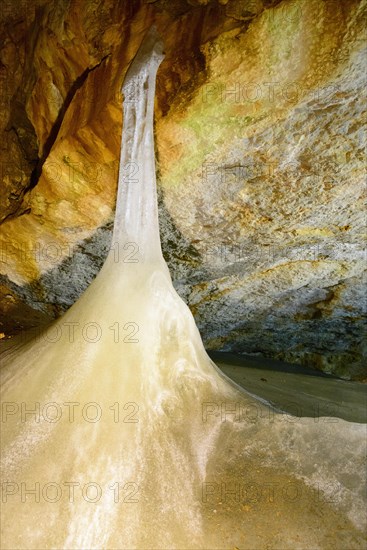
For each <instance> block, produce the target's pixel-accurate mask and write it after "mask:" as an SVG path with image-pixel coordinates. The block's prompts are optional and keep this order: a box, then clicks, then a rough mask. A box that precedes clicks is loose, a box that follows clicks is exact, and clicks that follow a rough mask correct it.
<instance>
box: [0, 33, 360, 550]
mask: <svg viewBox="0 0 367 550" xmlns="http://www.w3.org/2000/svg"><path fill="white" fill-rule="evenodd" d="M162 57H163V56H162V46H161V44H160V42H159V39H158V38H157V36H156V33H155V31H154V29H153V30H151V31H150V33H149V34H148V36H147V37H146V38H145V40H144V42H143V44H142V46H141V49H140V51H139V53H138V55H137V56H136V58H135V60H134V61H133V63H132V65H131V68H130V69H129V71H128V74H127V76H126V79H125V83H124V87H123V91H124V96H125V101H124V129H123V135H122V151H121V164H120V175H119V190H118V201H117V213H116V222H115V230H114V237H113V246H112V249H111V252H110V254H109V256H108V258H107V261H106V263H105V265H104V266H103V268H102V270H101V272H100V273H99V275H98V277H97V278H96V279H95V280H94V281H93V282H92V284H91V285H90V286H89V288H88V289H87V290H86V292H85V293H84V294H83V295H82V297H81V298H80V299H79V300H78V301H77V302H76V303H75V304H74V305H73V307H71V308H70V309H69V311H68V312H67V313H66V314H65V315H64V316H63V317H62V318H60V319H59V320H57V321H56V322H55V323H53V325H51V326H50V327H49V328H47V329H45V330H44V331H43V332H42V334H40V335H39V336H37V337H36V338H33V339H32V340H30V341H28V342H23V343H22V344H21V345H20V346H19V345H18V346H14V348H13V349H10V350H9V351H7V352H6V354H4V357H3V366H2V369H1V382H2V386H1V398H2V406H3V409H2V413H3V414H2V423H1V443H2V462H1V466H2V482H3V483H2V503H1V522H2V535H1V548H2V549H12V550H14V549H18V548H22V549H37V550H38V549H51V548H54V549H61V548H65V549H73V550H75V549H83V550H85V549H102V548H103V549H159V550H163V549H167V550H172V549H182V550H184V549H185V550H187V549H194V548H201V549H205V550H210V549H224V548H228V549H233V548H234V547H237V548H241V549H248V550H254V549H261V550H264V549H277V550H285V549H289V550H295V549H302V550H306V549H312V550H315V549H326V548H327V549H329V548H330V549H331V548H333V549H335V548H339V549H343V550H345V549H350V550H352V549H357V548H364V535H363V528H364V524H363V516H364V501H363V499H364V484H365V473H364V472H365V470H364V451H365V427H364V426H363V425H361V424H353V423H348V422H345V421H342V420H340V419H334V418H318V419H314V418H297V417H291V416H290V415H288V414H287V415H284V414H282V413H281V412H276V411H274V410H273V409H272V408H271V407H269V406H267V405H266V404H264V403H261V402H260V401H259V400H257V399H256V398H254V397H253V396H251V395H249V394H247V393H246V392H244V391H243V390H240V389H239V388H238V387H237V386H235V385H234V384H233V383H232V382H230V381H229V380H228V379H227V378H226V377H225V376H224V375H223V374H221V373H220V371H219V370H218V368H217V367H216V366H215V365H214V363H213V362H212V361H211V360H210V358H209V357H208V356H207V354H206V352H205V350H204V347H203V344H202V341H201V338H200V334H199V332H198V330H197V328H196V326H195V322H194V319H193V317H192V314H191V312H190V310H189V309H188V307H187V306H186V305H185V304H184V302H183V301H182V300H181V299H180V298H179V296H178V295H177V293H176V292H175V290H174V288H173V286H172V282H171V279H170V275H169V271H168V268H167V265H166V264H165V262H164V260H163V257H162V253H161V247H160V241H159V230H158V213H157V200H156V181H155V166H154V140H153V107H154V94H155V79H156V72H157V70H158V66H159V64H160V62H161V60H162ZM22 404H23V405H22ZM26 408H27V409H28V410H30V409H32V408H33V409H34V410H35V411H36V412H35V414H33V415H32V414H29V415H27V414H26ZM32 489H33V490H34V493H33V494H32V493H31V492H30V493H27V491H31V490H32Z"/></svg>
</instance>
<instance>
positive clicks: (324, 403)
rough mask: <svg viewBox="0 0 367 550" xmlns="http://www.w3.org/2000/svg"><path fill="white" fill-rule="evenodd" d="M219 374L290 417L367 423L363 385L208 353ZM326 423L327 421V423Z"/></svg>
mask: <svg viewBox="0 0 367 550" xmlns="http://www.w3.org/2000/svg"><path fill="white" fill-rule="evenodd" d="M209 355H210V357H211V358H212V360H213V361H214V362H215V363H216V364H217V365H218V367H219V368H220V369H221V370H222V372H223V373H224V374H225V375H226V376H228V377H229V378H230V379H232V380H233V381H234V382H236V383H237V384H238V385H239V386H241V387H242V388H244V389H245V390H247V391H248V392H249V393H251V394H253V395H255V396H257V397H260V398H261V399H264V400H266V401H268V402H269V403H270V404H272V405H273V406H275V407H276V408H278V409H280V410H282V411H284V412H285V413H289V414H290V415H294V416H299V417H300V416H307V417H311V418H315V421H318V420H319V421H322V420H321V418H322V417H336V418H342V419H344V420H347V421H349V422H359V423H367V392H366V385H365V384H363V383H360V382H350V381H346V380H341V379H339V378H334V377H333V376H327V375H324V374H322V373H318V372H317V371H316V372H315V371H312V370H311V369H307V368H304V367H299V366H298V365H288V364H286V363H282V362H280V361H272V360H270V359H265V358H259V357H251V356H242V355H235V354H231V353H224V352H209ZM329 421H330V420H329Z"/></svg>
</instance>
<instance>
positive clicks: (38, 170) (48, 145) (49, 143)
mask: <svg viewBox="0 0 367 550" xmlns="http://www.w3.org/2000/svg"><path fill="white" fill-rule="evenodd" d="M110 55H111V54H107V55H105V56H104V57H102V59H101V61H100V62H99V63H97V65H94V66H93V67H91V68H87V69H85V71H84V72H83V73H82V74H81V75H80V76H78V78H77V79H76V80H75V82H74V83H73V85H72V86H71V88H70V90H69V92H68V93H67V95H66V98H65V101H64V103H63V105H62V107H61V109H60V111H59V114H58V116H57V118H56V120H55V122H54V124H53V126H52V128H51V131H50V134H49V136H48V138H47V140H46V142H45V144H44V147H43V154H42V156H41V157H40V159H39V160H38V162H37V165H36V167H35V168H34V170H33V172H32V174H31V178H30V182H29V185H28V187H27V189H26V191H30V190H31V189H34V187H36V185H37V183H38V181H39V178H40V176H41V174H42V168H43V165H44V163H45V162H46V159H47V157H48V155H49V154H50V152H51V149H52V147H53V145H54V143H55V141H56V139H57V136H58V133H59V131H60V128H61V125H62V122H63V120H64V117H65V114H66V111H67V110H68V108H69V106H70V104H71V102H72V100H73V98H74V96H75V94H76V92H77V91H78V90H79V89H80V88H81V87H82V86H83V84H84V82H85V81H86V79H87V77H88V75H89V74H90V73H91V72H92V71H94V70H95V69H97V68H98V67H99V66H100V65H101V64H102V63H103V62H104V61H105V60H106V59H107V58H108V57H110Z"/></svg>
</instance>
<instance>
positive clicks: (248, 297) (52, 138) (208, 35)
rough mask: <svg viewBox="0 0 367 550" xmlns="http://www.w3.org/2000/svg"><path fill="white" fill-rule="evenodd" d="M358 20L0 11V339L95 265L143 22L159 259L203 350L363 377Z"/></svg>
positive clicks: (322, 9) (357, 5)
mask: <svg viewBox="0 0 367 550" xmlns="http://www.w3.org/2000/svg"><path fill="white" fill-rule="evenodd" d="M365 14H366V1H365V0H361V1H360V0H350V1H349V0H348V1H342V0H283V1H282V2H279V1H273V2H271V1H268V2H264V1H261V0H256V1H255V0H253V1H252V0H228V1H226V0H211V1H210V0H209V1H205V0H201V1H199V0H197V1H194V0H191V1H189V0H188V1H186V0H174V1H171V2H168V1H164V0H157V1H156V2H142V1H132V2H116V1H112V0H89V1H88V0H83V1H82V0H71V1H66V0H65V1H64V0H53V1H51V2H46V1H41V0H35V1H33V2H29V1H28V2H23V1H20V2H19V3H17V4H14V2H11V1H8V0H7V1H6V2H5V3H4V2H3V12H2V14H1V17H2V30H1V38H2V40H1V43H2V47H1V51H0V63H1V64H0V78H1V80H0V81H1V84H2V88H3V94H2V105H1V110H0V112H1V128H0V130H1V131H2V136H3V138H2V145H1V150H0V155H1V157H0V160H1V166H2V183H1V185H2V187H1V196H2V201H1V211H0V216H1V218H0V219H1V225H0V250H1V257H0V272H1V276H0V295H1V296H2V300H1V303H2V306H1V313H2V318H1V323H2V329H1V330H2V331H3V333H4V334H5V335H11V334H14V333H16V332H17V331H19V330H21V329H23V328H27V327H30V326H35V325H37V324H39V323H40V322H45V321H47V320H48V319H50V318H54V317H55V316H57V315H60V314H61V313H62V312H63V311H64V310H65V309H66V308H67V307H69V306H70V305H71V304H72V303H73V302H74V301H75V300H76V299H77V297H78V296H79V295H80V293H81V292H82V291H83V290H84V288H86V286H87V285H88V283H89V282H90V281H91V280H92V278H93V277H94V276H95V274H96V273H97V272H98V270H99V269H100V267H101V265H102V263H103V260H104V258H105V256H106V254H107V251H108V249H109V247H110V246H111V245H112V246H113V243H111V228H112V220H113V211H114V203H115V195H116V184H117V171H118V157H119V140H120V136H121V127H122V118H121V117H122V114H121V102H122V97H121V95H120V89H121V84H122V81H123V77H124V74H125V72H126V70H127V67H128V66H129V63H130V61H131V59H132V58H133V56H134V55H135V52H136V50H137V48H138V46H139V44H140V42H141V40H142V37H143V36H144V33H145V31H146V29H147V28H149V26H150V25H151V24H152V22H153V21H154V22H156V24H157V26H158V28H159V30H160V32H161V34H162V36H163V38H164V41H165V46H166V59H165V61H164V63H163V64H162V67H161V69H160V72H159V77H158V83H157V105H156V112H157V117H156V137H157V163H158V171H159V194H160V216H161V220H160V223H161V233H162V241H163V248H164V254H165V257H166V259H167V261H168V263H169V266H170V269H171V273H172V276H173V279H174V283H175V286H176V288H177V290H178V291H179V293H180V294H181V296H182V297H183V298H184V300H185V301H186V302H187V303H188V304H189V306H190V308H191V309H192V311H193V313H194V315H195V318H196V321H197V323H198V326H199V328H200V330H201V333H202V336H203V339H204V342H205V344H206V345H207V347H208V348H210V349H223V350H227V351H228V350H231V351H235V352H239V353H241V352H244V353H250V354H261V355H264V356H267V357H274V358H278V359H282V360H287V361H291V362H296V363H299V364H304V365H308V366H312V367H315V368H318V369H321V370H324V371H326V372H332V373H335V374H336V375H339V376H342V377H346V378H350V377H351V378H357V379H361V378H364V377H366V374H365V373H364V370H363V357H365V355H366V350H364V349H363V333H364V332H365V318H366V303H365V300H364V293H363V279H364V273H365V258H364V240H363V239H364V230H365V223H364V210H363V199H364V197H363V193H364V181H363V179H364V175H365V173H364V162H365V149H364V148H365V141H364V140H365V133H364V131H363V124H364V123H365V114H366V113H365V109H366V103H365V92H364V89H365V85H366V82H365V75H364V73H365V68H366V67H365V57H364V55H365V45H366V41H365V35H364V17H365ZM127 177H129V174H128V173H127ZM0 327H1V325H0Z"/></svg>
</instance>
